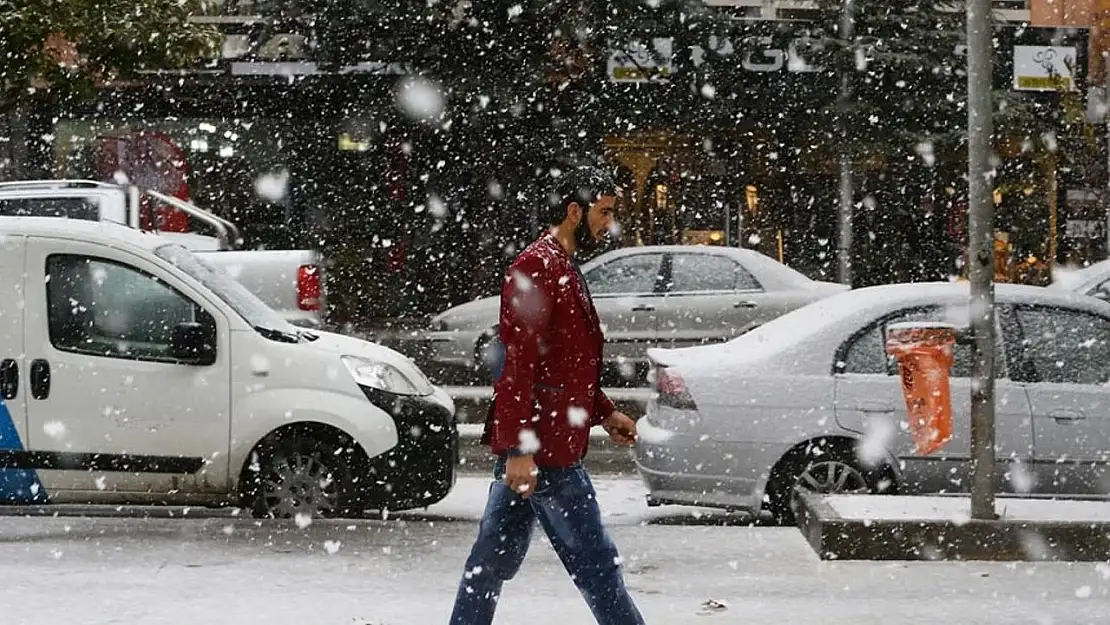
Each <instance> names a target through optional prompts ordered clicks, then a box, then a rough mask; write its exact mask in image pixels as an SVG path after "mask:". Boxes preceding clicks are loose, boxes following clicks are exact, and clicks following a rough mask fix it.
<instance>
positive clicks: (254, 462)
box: [244, 436, 360, 519]
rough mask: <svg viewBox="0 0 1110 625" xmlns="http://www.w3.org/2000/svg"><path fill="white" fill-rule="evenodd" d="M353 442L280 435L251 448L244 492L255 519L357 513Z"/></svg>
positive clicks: (299, 517) (335, 515)
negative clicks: (255, 447)
mask: <svg viewBox="0 0 1110 625" xmlns="http://www.w3.org/2000/svg"><path fill="white" fill-rule="evenodd" d="M352 452H353V445H352V444H351V443H350V442H346V443H345V444H344V442H339V441H329V440H327V439H320V438H316V437H311V436H305V437H302V436H284V437H281V438H278V439H277V440H274V441H268V442H264V443H262V444H260V445H259V447H258V448H257V449H256V450H255V451H254V452H252V457H251V459H250V463H251V464H250V466H249V467H248V469H247V471H246V473H247V476H246V479H245V484H244V486H245V488H244V494H245V496H246V499H247V501H248V502H249V506H250V510H251V513H252V514H253V515H254V516H255V517H260V518H277V519H290V518H296V519H303V518H335V517H344V516H357V514H358V512H359V506H358V505H357V504H358V501H359V499H360V497H359V496H358V489H357V487H356V484H355V479H354V470H353V465H354V464H355V463H354V462H353V461H352V456H353V453H352Z"/></svg>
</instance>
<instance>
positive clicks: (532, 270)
mask: <svg viewBox="0 0 1110 625" xmlns="http://www.w3.org/2000/svg"><path fill="white" fill-rule="evenodd" d="M544 271H545V270H544V267H543V262H542V260H541V259H539V258H536V257H530V258H519V259H518V260H517V262H515V263H513V266H512V267H510V268H509V271H508V272H507V273H506V275H505V280H504V283H503V284H502V286H501V312H500V315H499V319H500V321H499V338H500V340H501V344H502V346H503V347H504V350H505V364H504V369H503V370H502V374H501V378H500V379H499V380H498V381H497V383H496V385H495V386H496V396H497V399H496V402H495V405H494V414H493V426H494V428H495V429H496V434H497V435H496V440H497V442H498V443H499V445H498V446H499V447H506V448H516V449H518V450H520V451H521V452H522V453H533V452H535V451H536V449H534V448H532V447H534V446H535V445H536V444H537V442H538V441H537V440H536V438H535V434H534V432H533V430H532V427H531V424H532V417H533V415H532V412H533V410H532V407H533V402H534V397H533V395H534V391H535V388H534V387H535V380H536V362H537V361H538V360H539V352H540V345H541V344H542V343H544V342H546V341H547V340H548V338H549V333H550V332H549V328H550V322H551V310H552V304H553V302H552V300H551V296H550V293H549V292H548V290H547V288H546V285H545V284H544V282H543V280H542V277H543V275H544ZM522 434H524V436H523V437H522V436H521V435H522ZM529 434H531V435H529ZM494 451H495V452H496V451H500V450H497V449H495V450H494Z"/></svg>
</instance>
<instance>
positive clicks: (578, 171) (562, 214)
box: [545, 167, 618, 226]
mask: <svg viewBox="0 0 1110 625" xmlns="http://www.w3.org/2000/svg"><path fill="white" fill-rule="evenodd" d="M617 194H618V191H617V184H616V183H615V182H613V177H612V176H610V175H609V174H607V173H605V171H604V170H602V169H600V168H598V167H576V168H575V169H572V170H570V171H568V172H565V173H563V175H561V176H559V178H558V179H557V180H556V181H555V189H554V191H553V192H552V193H551V195H549V196H548V198H547V210H546V211H545V217H546V222H547V225H549V226H557V225H559V224H561V223H563V221H564V220H565V219H566V218H567V208H568V207H569V206H570V205H571V204H572V203H574V202H577V203H578V205H579V206H581V207H582V210H583V212H584V211H587V210H589V208H590V205H591V204H593V203H594V202H596V201H597V200H598V198H600V197H601V196H603V195H614V196H615V195H617Z"/></svg>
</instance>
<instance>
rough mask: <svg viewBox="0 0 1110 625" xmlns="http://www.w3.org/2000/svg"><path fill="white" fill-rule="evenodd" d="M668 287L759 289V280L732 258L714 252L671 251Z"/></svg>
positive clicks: (677, 289)
mask: <svg viewBox="0 0 1110 625" xmlns="http://www.w3.org/2000/svg"><path fill="white" fill-rule="evenodd" d="M669 286H670V289H669V290H671V291H673V292H677V293H690V292H698V291H734V290H758V289H759V288H760V286H759V282H758V281H756V279H755V278H754V277H753V276H752V274H750V273H748V271H747V270H746V269H744V268H743V267H741V266H740V265H739V264H738V263H736V262H735V261H733V260H732V259H730V258H728V257H725V256H720V255H717V254H673V255H672V256H671V283H670V285H669Z"/></svg>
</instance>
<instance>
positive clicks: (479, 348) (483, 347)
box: [474, 328, 504, 386]
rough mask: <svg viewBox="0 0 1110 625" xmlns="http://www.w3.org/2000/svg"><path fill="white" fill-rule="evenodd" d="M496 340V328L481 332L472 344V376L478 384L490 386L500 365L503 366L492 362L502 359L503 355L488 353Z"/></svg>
mask: <svg viewBox="0 0 1110 625" xmlns="http://www.w3.org/2000/svg"><path fill="white" fill-rule="evenodd" d="M496 338H497V328H492V329H490V330H487V331H485V332H483V333H482V335H481V336H480V337H478V340H477V341H476V342H475V343H474V375H475V376H476V377H477V378H478V380H477V381H478V383H479V384H482V385H487V386H488V385H492V384H493V383H494V382H495V381H496V379H495V378H496V376H497V373H498V372H499V370H500V365H501V364H503V363H495V362H494V360H495V359H497V358H498V357H500V358H502V359H503V358H504V356H503V355H499V354H494V353H491V352H490V349H491V348H492V347H493V346H494V343H495V341H494V340H495V339H496Z"/></svg>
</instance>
